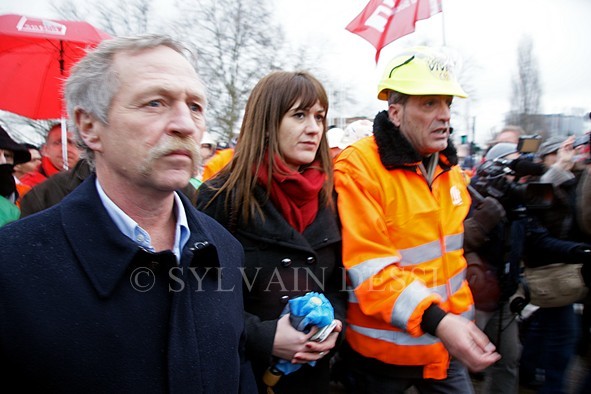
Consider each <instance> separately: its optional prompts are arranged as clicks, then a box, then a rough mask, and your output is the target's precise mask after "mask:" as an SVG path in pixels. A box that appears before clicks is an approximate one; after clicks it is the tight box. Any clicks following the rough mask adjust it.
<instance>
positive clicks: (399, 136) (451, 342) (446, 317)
mask: <svg viewBox="0 0 591 394" xmlns="http://www.w3.org/2000/svg"><path fill="white" fill-rule="evenodd" d="M447 59H448V58H447V57H446V56H444V55H443V54H442V53H440V52H437V51H435V50H433V49H430V48H425V47H419V48H411V49H410V50H408V51H406V52H404V53H402V54H401V55H399V56H397V57H395V58H394V59H393V60H392V62H391V63H390V64H389V65H388V66H387V68H386V70H385V72H384V76H383V78H382V80H381V82H380V83H379V86H378V99H380V100H385V101H386V100H387V101H388V109H387V110H386V111H382V112H380V113H378V115H377V116H376V118H375V120H374V123H373V136H369V137H366V138H363V139H361V140H360V141H358V142H356V143H354V144H352V145H350V146H349V147H347V148H346V149H345V150H343V152H341V154H340V155H339V156H338V158H337V160H336V162H335V187H336V191H337V193H338V211H339V214H340V218H341V222H342V233H343V235H342V237H343V263H344V266H345V268H346V269H347V274H348V275H347V277H348V281H349V282H348V283H349V285H350V286H351V290H352V291H351V293H350V296H349V308H348V316H347V323H348V328H347V333H346V346H345V349H344V354H343V358H344V359H345V360H346V362H347V364H348V366H349V372H350V375H351V376H350V378H351V380H352V381H353V382H354V383H353V384H354V386H355V387H354V388H353V391H354V392H362V393H403V392H404V391H405V390H406V389H408V388H409V387H411V386H415V387H416V388H417V389H419V391H421V392H439V393H469V392H473V388H472V385H471V381H470V378H469V375H468V371H467V369H466V367H468V368H469V369H470V370H473V371H480V370H483V369H484V368H486V367H487V366H489V365H491V364H493V363H494V362H496V361H497V360H498V359H499V357H500V356H499V355H498V354H497V353H496V352H495V346H494V345H493V344H492V343H491V342H490V340H489V339H488V338H487V336H486V335H485V334H484V333H483V332H482V331H480V330H479V329H478V328H477V327H476V325H475V324H474V323H473V321H472V320H473V317H474V306H473V300H472V294H471V293H470V288H469V287H468V282H467V281H466V261H465V259H464V256H463V254H464V253H463V249H462V243H463V231H464V228H463V222H464V218H465V217H466V215H467V213H468V210H469V208H470V202H471V200H470V196H469V194H468V191H467V187H466V179H465V177H464V176H463V175H462V172H461V170H460V168H459V167H458V166H457V154H456V150H455V148H454V147H453V145H452V144H451V140H450V139H449V137H450V106H451V103H452V100H453V97H454V96H458V97H466V93H465V92H464V90H462V88H461V87H460V85H459V84H458V82H457V80H456V79H455V77H454V75H453V74H452V69H451V64H450V62H449V61H448V60H447Z"/></svg>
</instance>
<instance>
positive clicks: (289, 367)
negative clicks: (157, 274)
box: [275, 292, 334, 375]
mask: <svg viewBox="0 0 591 394" xmlns="http://www.w3.org/2000/svg"><path fill="white" fill-rule="evenodd" d="M287 313H289V314H290V316H289V321H290V323H291V325H292V326H293V327H294V328H295V329H296V330H298V331H302V332H305V333H308V332H310V330H311V329H312V326H317V327H318V328H322V327H324V326H327V325H329V324H330V323H332V321H333V320H334V309H333V307H332V305H331V303H330V301H329V300H328V299H327V298H326V297H325V296H324V294H321V293H316V292H309V293H307V294H306V295H303V296H301V297H297V298H293V299H291V300H289V303H288V304H287V305H286V306H285V309H284V310H283V312H282V313H281V316H283V315H285V314H287ZM309 364H310V365H311V366H314V365H316V361H311V362H310V363H309ZM301 366H302V364H292V363H291V362H290V361H289V360H283V359H281V360H279V361H278V362H277V364H276V366H275V367H276V368H277V369H278V370H280V371H281V372H283V374H284V375H289V374H290V373H292V372H295V371H297V370H298V369H300V367H301Z"/></svg>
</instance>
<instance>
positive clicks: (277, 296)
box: [196, 178, 347, 393]
mask: <svg viewBox="0 0 591 394" xmlns="http://www.w3.org/2000/svg"><path fill="white" fill-rule="evenodd" d="M223 181H224V179H218V178H215V179H213V180H211V181H208V182H206V183H204V184H203V185H201V187H200V188H199V189H198V195H197V204H196V206H197V208H198V209H199V210H202V211H203V212H205V213H207V214H208V215H210V216H212V217H213V218H215V219H216V220H217V221H218V222H220V223H221V224H222V225H223V226H224V227H226V228H228V229H230V230H232V233H233V235H234V236H235V237H236V238H237V239H238V240H239V241H240V243H242V246H243V247H244V252H245V263H244V266H245V278H244V307H245V310H246V333H247V341H246V342H247V345H246V348H247V357H249V358H250V359H251V360H252V362H253V369H254V371H255V378H257V379H260V378H261V376H262V374H263V373H264V371H265V370H266V369H267V367H268V366H269V365H270V364H271V363H272V361H273V359H272V356H271V352H272V347H273V340H274V337H275V330H276V326H277V320H278V318H279V316H280V314H281V312H282V311H283V309H284V308H285V305H286V304H287V301H288V300H289V299H290V298H294V297H298V296H301V295H304V294H306V293H307V292H309V291H317V292H321V293H324V295H325V296H326V297H327V298H328V299H329V300H330V302H331V303H332V305H333V307H334V309H335V318H337V319H339V320H341V321H342V322H343V323H344V321H345V309H346V301H347V299H346V292H345V284H344V272H343V269H342V261H341V235H340V230H339V226H338V222H337V216H336V213H335V212H334V211H333V210H331V209H330V208H327V207H323V206H322V204H321V206H320V210H319V212H318V214H317V216H316V219H315V220H314V222H313V223H312V224H310V226H308V228H306V230H304V232H303V233H302V234H300V233H299V232H297V231H296V230H295V229H294V228H293V227H291V225H290V224H289V223H288V222H287V221H286V220H285V219H284V218H283V216H282V215H281V213H280V212H279V211H278V210H277V209H276V208H275V206H274V205H273V204H272V203H271V202H270V201H265V197H264V191H263V189H262V188H260V187H258V188H257V189H256V191H255V196H256V198H257V200H258V201H260V202H261V206H262V210H263V213H264V215H265V220H263V219H261V218H260V217H257V218H254V219H252V220H250V223H248V224H247V225H245V224H243V223H242V221H241V219H240V218H239V217H237V218H236V220H234V219H232V223H235V224H236V225H235V229H233V228H231V227H234V224H232V225H230V221H231V219H230V216H231V214H230V212H229V211H228V209H226V206H225V195H221V196H220V197H218V198H217V199H216V200H214V201H213V202H212V203H211V204H210V205H207V204H208V202H209V201H210V200H211V199H212V197H213V195H214V194H215V191H214V190H213V189H212V188H211V187H210V185H211V184H212V182H213V184H214V185H219V184H221V183H222V182H223ZM328 361H329V357H324V358H323V359H321V361H320V362H319V363H318V364H317V366H316V367H314V368H311V367H309V366H307V365H305V366H304V367H302V368H300V370H298V371H296V372H294V373H292V374H290V375H286V376H284V377H282V378H281V380H280V382H279V384H278V386H276V387H275V392H276V393H283V392H286V391H285V388H287V387H288V388H289V390H290V391H291V392H298V391H297V390H303V391H299V392H307V393H313V392H327V391H323V390H322V389H319V387H318V384H317V383H315V382H314V381H316V382H318V383H319V382H320V381H325V383H326V384H328V377H327V375H326V374H328ZM322 374H325V376H324V378H320V375H322ZM306 375H307V376H308V377H304V376H306ZM312 375H314V376H312ZM282 387H283V388H282ZM298 387H299V389H298ZM327 389H328V386H326V390H327Z"/></svg>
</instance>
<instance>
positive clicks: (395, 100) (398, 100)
mask: <svg viewBox="0 0 591 394" xmlns="http://www.w3.org/2000/svg"><path fill="white" fill-rule="evenodd" d="M408 97H409V95H408V94H404V93H400V92H397V91H395V90H390V91H388V105H391V104H402V105H404V104H406V102H407V101H408Z"/></svg>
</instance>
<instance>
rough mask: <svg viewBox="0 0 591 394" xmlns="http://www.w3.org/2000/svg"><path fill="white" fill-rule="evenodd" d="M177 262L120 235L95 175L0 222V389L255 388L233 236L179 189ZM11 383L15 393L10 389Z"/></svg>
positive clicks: (177, 390) (208, 390) (212, 393)
mask: <svg viewBox="0 0 591 394" xmlns="http://www.w3.org/2000/svg"><path fill="white" fill-rule="evenodd" d="M181 200H182V202H183V206H184V207H185V212H186V214H187V221H188V225H189V229H190V231H191V234H190V238H189V240H188V242H187V244H186V245H185V247H184V248H183V250H182V254H181V261H180V265H177V262H176V259H175V257H174V255H173V254H172V252H170V251H163V252H159V253H152V252H149V251H146V250H144V249H142V248H140V247H139V246H138V245H137V244H136V243H135V242H134V241H132V240H131V239H129V238H128V237H126V236H125V235H123V234H122V233H121V231H119V229H118V228H117V226H116V225H115V223H114V222H113V220H112V219H111V217H110V216H109V214H108V212H107V210H106V209H105V208H104V206H103V204H102V203H101V200H100V198H99V195H98V192H97V190H96V187H95V177H94V176H90V177H89V178H88V179H87V180H86V181H85V182H83V183H82V184H81V185H80V186H79V187H77V188H76V190H74V191H73V192H72V193H70V194H69V195H68V196H67V197H66V198H65V199H64V200H63V201H62V202H61V203H60V204H58V205H56V206H54V207H52V208H50V209H47V210H44V211H43V212H39V213H38V214H36V215H32V216H30V217H28V218H24V219H20V220H18V221H16V222H14V223H10V224H9V225H6V226H4V227H3V228H2V229H0V244H1V245H2V253H1V255H0V300H1V301H0V378H1V381H2V383H0V387H3V388H4V389H5V390H7V387H18V391H22V392H43V393H82V392H84V393H155V394H157V393H158V394H160V393H187V394H188V393H191V394H194V393H210V394H218V393H249V394H250V393H253V392H254V391H255V390H256V389H255V387H254V385H255V383H254V379H253V377H252V371H251V369H250V365H249V363H248V362H247V361H246V360H245V357H244V322H243V308H242V294H241V282H242V275H241V263H242V259H243V255H242V249H241V247H240V244H239V243H238V242H237V241H236V240H235V239H234V238H233V237H232V236H231V235H230V234H229V233H228V232H227V231H226V230H224V229H223V228H222V227H221V226H220V225H219V224H218V223H216V222H215V221H214V220H211V218H209V217H207V216H206V215H203V214H202V213H200V212H197V211H196V210H195V209H193V207H192V206H191V203H190V202H189V200H188V199H187V198H185V197H184V196H182V195H181ZM13 390H14V389H13Z"/></svg>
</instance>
